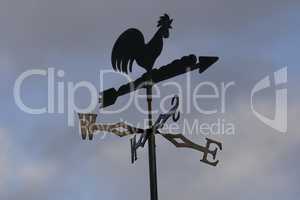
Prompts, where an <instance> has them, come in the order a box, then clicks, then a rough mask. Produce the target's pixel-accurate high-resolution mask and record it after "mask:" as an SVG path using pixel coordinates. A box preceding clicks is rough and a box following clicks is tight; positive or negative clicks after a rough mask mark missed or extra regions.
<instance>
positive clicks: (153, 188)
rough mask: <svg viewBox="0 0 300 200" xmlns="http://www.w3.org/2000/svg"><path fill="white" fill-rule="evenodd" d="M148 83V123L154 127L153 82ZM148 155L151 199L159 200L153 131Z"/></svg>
mask: <svg viewBox="0 0 300 200" xmlns="http://www.w3.org/2000/svg"><path fill="white" fill-rule="evenodd" d="M149 81H150V82H148V83H147V86H146V92H147V104H148V125H149V128H152V125H153V124H152V123H153V122H152V83H151V79H150V80H149ZM148 156H149V158H148V159H149V176H150V195H151V200H158V194H157V173H156V150H155V133H154V132H152V133H151V135H150V136H149V138H148Z"/></svg>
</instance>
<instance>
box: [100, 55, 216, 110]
mask: <svg viewBox="0 0 300 200" xmlns="http://www.w3.org/2000/svg"><path fill="white" fill-rule="evenodd" d="M218 59H219V58H218V57H208V56H200V57H198V60H197V57H196V56H195V55H189V56H183V57H182V58H181V59H177V60H174V61H172V62H171V63H170V64H167V65H164V66H162V67H160V68H158V69H153V70H151V71H149V72H146V73H144V74H143V75H142V76H141V77H140V78H138V79H136V80H135V81H132V82H129V83H126V84H124V85H122V86H121V87H119V88H118V89H115V88H109V89H106V90H104V91H102V92H100V98H99V103H100V107H101V108H104V107H107V106H110V105H113V104H114V103H115V102H116V100H117V98H118V97H119V96H122V95H125V94H128V93H130V92H133V91H135V90H138V89H141V88H145V87H143V85H144V84H146V83H147V81H148V77H151V80H152V83H153V84H155V83H159V82H161V81H165V80H167V79H170V78H173V77H176V76H178V75H181V74H185V73H187V72H189V71H193V70H196V69H197V70H199V73H203V72H204V71H205V70H207V69H208V68H209V67H210V66H211V65H213V64H214V63H215V62H217V61H218ZM146 85H147V84H146Z"/></svg>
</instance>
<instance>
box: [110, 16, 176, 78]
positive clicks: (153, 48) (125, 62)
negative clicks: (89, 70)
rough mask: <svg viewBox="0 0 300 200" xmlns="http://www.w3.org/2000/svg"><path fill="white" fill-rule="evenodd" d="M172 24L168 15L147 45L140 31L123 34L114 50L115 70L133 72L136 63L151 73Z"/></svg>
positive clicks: (129, 31) (163, 18) (112, 56)
mask: <svg viewBox="0 0 300 200" xmlns="http://www.w3.org/2000/svg"><path fill="white" fill-rule="evenodd" d="M171 23H172V20H171V19H170V18H169V16H168V15H166V14H165V15H164V16H162V17H161V18H160V20H159V21H158V25H157V26H158V27H159V29H158V30H157V32H156V33H155V34H154V36H153V38H152V39H151V40H150V41H149V42H148V43H145V39H144V36H143V34H142V32H141V31H139V30H138V29H135V28H130V29H128V30H126V31H125V32H123V33H122V34H121V35H120V36H119V38H118V39H117V41H116V43H115V44H114V47H113V50H112V55H111V62H112V66H113V69H114V70H117V71H121V72H124V73H128V71H130V72H131V71H132V64H133V62H134V61H136V63H137V64H138V65H139V66H140V67H142V68H144V69H145V70H146V71H150V70H151V69H152V68H153V66H154V63H155V61H156V59H157V58H158V56H159V55H160V54H161V51H162V49H163V38H168V37H169V29H170V28H172V27H171Z"/></svg>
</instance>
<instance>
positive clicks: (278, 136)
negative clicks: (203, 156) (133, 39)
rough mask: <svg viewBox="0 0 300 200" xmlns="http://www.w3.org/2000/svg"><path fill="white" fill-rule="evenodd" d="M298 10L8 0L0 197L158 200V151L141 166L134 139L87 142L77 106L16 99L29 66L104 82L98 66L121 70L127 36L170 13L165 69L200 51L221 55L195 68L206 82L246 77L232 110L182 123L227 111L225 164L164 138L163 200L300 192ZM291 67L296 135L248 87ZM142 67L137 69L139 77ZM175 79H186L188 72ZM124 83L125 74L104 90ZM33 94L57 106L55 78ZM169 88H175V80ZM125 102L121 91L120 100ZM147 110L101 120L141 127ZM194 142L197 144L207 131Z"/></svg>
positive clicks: (1, 61)
mask: <svg viewBox="0 0 300 200" xmlns="http://www.w3.org/2000/svg"><path fill="white" fill-rule="evenodd" d="M299 9H300V3H299V2H297V1H295V0H294V1H292V0H288V1H279V0H278V1H277V0H273V1H271V0H265V1H258V0H253V1H238V0H228V1H220V0H210V1H208V0H197V1H196V0H195V1H194V0H188V1H174V0H173V1H171V0H167V1H136V0H124V1H122V2H119V1H100V0H99V1H96V0H85V1H80V0H76V1H71V0H61V1H50V0H23V1H18V0H1V1H0V27H1V34H0V74H1V80H2V81H1V85H0V91H1V104H0V108H1V110H2V112H1V114H0V152H1V153H0V176H1V179H0V199H12V200H17V199H21V198H22V199H24V200H25V199H32V200H35V199H51V200H54V199H75V200H86V199H96V198H98V199H99V198H100V199H106V200H110V199H111V200H114V199H120V198H122V199H131V200H132V199H133V200H134V199H141V198H149V197H148V196H149V189H148V187H149V186H148V164H147V163H148V161H147V149H144V150H142V151H140V152H139V160H138V162H137V163H136V164H135V165H131V164H130V149H129V138H121V139H120V138H117V137H115V136H109V137H107V138H106V139H105V140H100V138H99V137H96V139H95V140H94V141H93V142H85V141H82V140H81V139H80V137H79V132H78V128H77V126H75V127H68V126H67V114H44V115H29V114H26V113H24V112H22V111H21V110H20V109H19V108H18V107H17V105H16V104H15V101H14V97H13V86H14V82H15V80H16V78H17V77H18V76H19V75H20V74H21V73H22V72H24V71H26V70H29V69H33V68H34V69H44V70H45V69H47V68H48V67H54V68H55V69H62V70H64V71H65V77H64V79H61V80H60V81H64V82H65V83H67V82H69V81H73V82H78V81H81V80H87V81H90V82H92V83H94V84H95V85H98V82H99V77H98V76H99V71H100V70H105V69H110V68H111V65H110V53H111V48H112V45H113V43H114V41H115V40H116V38H117V37H118V35H119V34H120V33H121V32H122V31H124V30H125V29H126V28H129V27H136V28H139V29H140V30H141V31H142V32H143V33H144V35H145V38H147V39H150V38H151V37H152V35H153V33H154V32H155V31H156V27H155V26H156V21H157V19H158V17H159V16H160V15H162V14H163V13H165V12H167V13H169V15H170V16H171V17H172V18H174V22H173V27H174V28H173V29H172V30H171V33H170V34H171V37H170V38H169V39H167V40H165V43H164V50H163V52H162V54H161V56H160V57H159V59H158V61H157V63H156V64H157V66H160V65H163V64H166V63H169V62H170V61H172V60H174V59H177V58H180V57H181V56H183V55H188V54H191V53H194V54H196V55H199V56H200V55H210V56H219V57H220V60H219V62H218V63H217V64H215V65H214V66H213V67H212V68H210V69H209V70H208V71H207V72H206V73H204V74H203V75H201V76H199V74H197V73H193V74H192V75H191V77H192V80H193V81H192V86H194V87H195V86H196V85H197V83H199V81H212V82H214V83H216V84H219V83H221V82H230V81H234V82H235V83H236V85H235V87H234V88H233V90H232V91H231V93H230V95H229V96H228V98H227V108H226V113H224V114H222V113H217V114H215V115H212V116H202V115H200V114H199V113H198V112H196V111H193V112H191V113H186V114H185V113H183V115H182V117H181V120H180V121H179V124H180V125H181V126H182V125H183V122H182V121H183V119H187V120H189V121H193V120H194V119H199V118H200V119H201V120H203V122H211V121H214V120H215V119H217V118H219V117H222V118H224V119H226V120H227V121H229V122H232V123H234V124H235V126H236V129H235V135H232V136H219V135H212V136H210V137H211V138H214V139H218V140H220V141H222V142H223V147H224V149H223V151H222V152H221V153H220V154H219V155H218V157H219V159H220V165H219V166H218V167H216V168H213V167H210V166H206V165H205V164H203V163H201V162H199V160H200V155H199V153H197V152H193V151H189V150H181V149H176V148H174V147H173V146H172V145H171V144H169V143H168V142H166V141H164V140H163V138H160V137H157V146H158V147H157V161H158V180H159V196H160V199H174V200H176V199H186V198H188V199H190V200H196V199H199V198H201V199H220V198H223V199H239V200H240V199H243V200H247V199H264V200H269V199H270V200H271V199H272V200H277V199H278V200H279V199H291V200H293V199H297V198H298V197H299V195H300V191H299V185H300V176H299V167H300V162H299V161H298V160H297V157H298V154H297V153H298V152H299V150H300V149H299V148H300V135H299V132H298V123H297V119H298V118H297V117H298V116H299V114H300V110H299V91H298V87H297V86H298V83H297V82H298V81H299V78H298V73H299V68H298V53H299V50H300V49H299V46H300V39H299V35H300V28H299V27H300V20H299V19H300V14H299ZM147 39H146V40H147ZM284 66H287V67H288V84H287V86H288V132H287V133H285V134H282V133H279V132H278V131H276V130H273V129H272V128H270V127H268V126H267V125H265V124H263V123H262V122H261V121H259V120H258V119H257V118H256V117H255V116H254V115H253V113H252V111H251V109H250V97H249V95H250V91H251V88H252V87H253V86H254V85H255V83H257V82H258V81H259V80H260V79H262V78H264V77H265V76H266V75H272V73H273V72H275V71H276V70H278V69H281V68H283V67H284ZM141 73H143V71H142V70H140V69H138V68H135V70H134V72H133V74H131V77H133V78H135V77H138V76H139V75H140V74H141ZM174 81H176V82H178V83H180V84H181V85H184V84H185V83H186V77H178V78H175V79H174ZM123 82H124V80H122V79H120V78H118V77H117V76H115V77H112V79H111V80H110V81H107V86H105V87H109V86H110V87H111V86H114V87H117V86H119V85H120V84H121V83H123ZM160 86H161V85H160ZM272 89H274V88H272ZM272 89H271V90H270V91H268V93H267V94H266V95H264V94H262V95H260V96H259V99H258V102H257V106H258V107H259V108H260V109H261V111H264V112H266V113H267V114H269V115H272V113H273V111H274V100H273V98H274V90H272ZM22 91H23V94H22V95H23V96H22V97H23V99H24V101H25V102H26V103H28V104H30V105H34V106H36V107H39V106H43V105H45V104H46V103H47V84H46V82H45V79H43V78H41V77H40V78H35V79H32V80H30V81H28V82H27V83H26V84H25V85H24V88H23V90H22ZM162 92H163V94H165V95H168V94H170V93H171V92H170V91H169V90H168V89H167V88H163V89H162ZM86 94H87V93H86V92H85V91H80V92H78V95H77V103H78V104H79V105H85V103H86V102H87V101H88V98H89V97H88V96H87V95H86ZM126 100H127V99H126V97H122V98H121V99H120V100H118V102H117V105H116V106H121V105H123V103H125V102H126ZM158 103H159V102H154V106H157V105H158ZM182 103H183V104H187V103H188V102H186V101H185V100H183V102H182ZM65 104H67V102H65ZM212 104H213V103H212ZM144 117H146V116H145V115H143V114H140V113H138V112H137V110H136V109H135V108H134V107H131V108H130V109H128V110H126V111H125V112H124V113H120V114H118V115H106V116H100V117H99V120H102V121H103V122H114V121H119V120H120V118H122V119H126V120H128V121H129V122H131V123H136V120H137V119H141V118H144ZM75 120H76V123H77V122H78V121H77V119H75ZM192 138H193V140H194V141H195V142H197V143H201V142H203V139H204V137H203V136H193V137H192Z"/></svg>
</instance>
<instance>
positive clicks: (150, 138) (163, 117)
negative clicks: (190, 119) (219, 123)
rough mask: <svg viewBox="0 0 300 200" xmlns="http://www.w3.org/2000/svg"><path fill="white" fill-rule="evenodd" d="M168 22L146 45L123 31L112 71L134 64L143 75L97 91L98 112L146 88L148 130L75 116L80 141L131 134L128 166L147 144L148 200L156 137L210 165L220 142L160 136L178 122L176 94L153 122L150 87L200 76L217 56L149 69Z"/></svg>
mask: <svg viewBox="0 0 300 200" xmlns="http://www.w3.org/2000/svg"><path fill="white" fill-rule="evenodd" d="M172 21H173V19H170V17H169V16H168V15H167V14H164V15H163V16H161V17H160V19H159V21H158V24H157V27H158V30H157V32H156V33H155V34H154V36H153V38H152V39H151V40H150V41H149V42H148V43H145V39H144V36H143V34H142V33H141V32H140V31H139V30H138V29H134V28H130V29H128V30H126V31H125V32H123V33H122V34H121V35H120V36H119V38H118V39H117V41H116V42H115V44H114V46H113V50H112V54H111V62H112V67H113V69H114V70H116V71H119V72H122V73H126V74H127V73H128V72H132V65H133V62H134V61H135V62H136V64H137V65H138V66H140V67H142V68H144V69H145V70H146V72H145V73H144V74H143V75H142V76H141V77H140V78H138V79H136V80H135V81H132V82H129V83H127V84H124V85H122V86H121V87H119V88H118V89H115V88H110V89H107V90H105V91H102V92H100V97H99V104H100V109H101V108H104V107H107V106H110V105H113V104H114V103H115V102H116V100H117V98H118V97H119V96H122V95H125V94H129V93H130V92H133V91H135V90H138V89H146V95H147V106H148V128H145V129H142V128H137V127H133V126H131V125H129V124H126V123H125V122H119V123H115V124H100V123H97V122H96V118H97V114H92V113H78V115H79V120H80V132H81V136H82V139H83V140H86V139H87V138H88V139H89V140H92V139H93V136H94V134H95V133H97V132H101V131H106V132H110V133H113V134H115V135H118V136H120V137H123V136H128V135H132V136H133V137H132V138H131V139H130V148H131V162H132V163H134V162H135V161H136V160H137V150H138V149H139V148H142V147H144V146H145V144H146V142H148V153H149V171H150V172H149V173H150V194H151V200H157V199H158V194H157V174H156V150H155V136H156V135H161V136H162V137H164V138H165V139H167V140H168V141H169V142H171V143H172V144H173V145H175V146H176V147H178V148H190V149H194V150H196V151H200V152H202V159H201V160H200V161H202V162H204V163H206V164H209V165H211V166H216V165H217V164H218V162H219V161H218V160H216V155H217V152H218V150H222V143H220V142H218V141H215V140H212V139H209V138H206V145H205V146H201V145H198V144H195V143H193V142H192V141H190V140H189V139H187V138H186V137H185V136H184V135H182V134H173V133H163V132H162V131H161V129H162V128H163V127H164V125H165V123H166V121H168V119H170V118H172V120H173V121H174V122H176V121H177V120H179V117H180V113H179V111H178V106H179V97H178V96H177V95H174V97H173V98H172V101H171V106H172V107H171V108H170V110H169V112H167V113H164V114H160V115H159V117H158V118H157V120H156V121H155V122H154V123H153V120H152V87H153V85H154V84H156V83H158V82H161V81H165V80H167V79H170V78H173V77H175V76H178V75H180V74H184V73H187V72H190V71H193V70H196V69H198V70H199V73H202V72H204V71H205V70H206V69H207V68H209V67H210V66H211V65H213V64H214V63H215V62H217V60H218V57H203V56H202V57H198V58H197V57H196V56H195V55H189V56H184V57H182V58H181V59H178V60H174V61H173V62H171V63H170V64H167V65H165V66H162V67H160V68H158V69H153V66H154V63H155V61H156V59H157V58H158V56H159V55H160V54H161V51H162V48H163V39H167V38H168V37H169V34H170V33H169V29H171V28H172V26H171V24H172ZM137 135H139V139H137ZM212 144H213V145H214V147H215V148H214V149H213V150H211V148H210V147H211V145H212ZM208 155H211V156H212V160H208Z"/></svg>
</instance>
